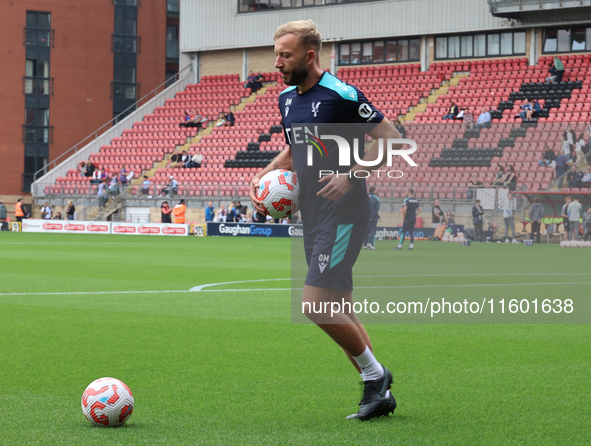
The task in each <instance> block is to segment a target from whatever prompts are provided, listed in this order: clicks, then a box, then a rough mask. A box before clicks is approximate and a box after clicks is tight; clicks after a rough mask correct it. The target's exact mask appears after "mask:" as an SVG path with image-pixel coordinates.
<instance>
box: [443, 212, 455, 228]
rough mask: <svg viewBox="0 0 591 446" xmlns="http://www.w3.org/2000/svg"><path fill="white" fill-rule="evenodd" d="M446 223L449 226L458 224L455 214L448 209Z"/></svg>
mask: <svg viewBox="0 0 591 446" xmlns="http://www.w3.org/2000/svg"><path fill="white" fill-rule="evenodd" d="M445 224H446V225H447V226H452V225H455V224H456V219H455V218H454V215H453V214H452V213H451V211H447V212H446V213H445Z"/></svg>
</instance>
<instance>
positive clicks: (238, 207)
mask: <svg viewBox="0 0 591 446" xmlns="http://www.w3.org/2000/svg"><path fill="white" fill-rule="evenodd" d="M234 208H235V210H234V212H235V213H236V217H238V216H239V215H240V214H241V213H242V203H240V200H238V201H237V202H236V205H235V206H234Z"/></svg>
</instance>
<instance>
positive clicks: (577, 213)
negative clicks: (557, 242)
mask: <svg viewBox="0 0 591 446" xmlns="http://www.w3.org/2000/svg"><path fill="white" fill-rule="evenodd" d="M582 210H583V206H581V203H579V197H575V199H574V200H573V201H571V202H570V203H569V205H568V222H569V226H570V228H569V229H570V230H569V234H568V238H569V240H576V241H577V242H578V241H579V220H580V219H581V211H582Z"/></svg>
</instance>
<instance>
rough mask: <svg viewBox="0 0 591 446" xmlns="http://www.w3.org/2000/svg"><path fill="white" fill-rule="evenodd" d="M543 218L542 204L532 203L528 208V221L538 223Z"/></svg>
mask: <svg viewBox="0 0 591 446" xmlns="http://www.w3.org/2000/svg"><path fill="white" fill-rule="evenodd" d="M542 218H544V205H543V204H542V203H533V204H532V205H531V207H530V208H529V219H530V220H531V221H540V220H541V219H542Z"/></svg>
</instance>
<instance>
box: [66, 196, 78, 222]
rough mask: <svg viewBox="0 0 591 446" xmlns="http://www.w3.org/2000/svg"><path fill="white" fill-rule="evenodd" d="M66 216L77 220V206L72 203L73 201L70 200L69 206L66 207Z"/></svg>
mask: <svg viewBox="0 0 591 446" xmlns="http://www.w3.org/2000/svg"><path fill="white" fill-rule="evenodd" d="M66 216H67V218H68V220H75V219H76V206H74V204H72V201H71V200H70V201H68V207H67V208H66Z"/></svg>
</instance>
